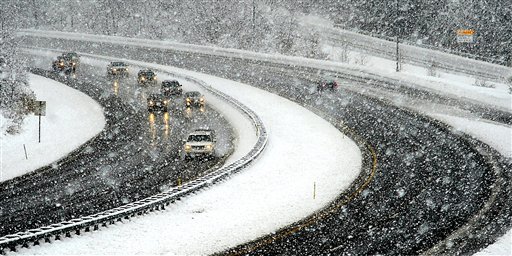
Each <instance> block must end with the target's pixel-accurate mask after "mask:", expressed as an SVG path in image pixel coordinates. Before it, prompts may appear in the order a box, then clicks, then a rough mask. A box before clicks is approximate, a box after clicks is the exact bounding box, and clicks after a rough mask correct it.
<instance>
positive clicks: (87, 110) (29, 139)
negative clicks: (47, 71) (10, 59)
mask: <svg viewBox="0 0 512 256" xmlns="http://www.w3.org/2000/svg"><path fill="white" fill-rule="evenodd" d="M29 83H30V88H32V90H33V91H34V93H35V94H36V98H37V100H43V101H46V116H43V117H42V118H41V143H39V142H38V141H39V138H38V127H39V125H38V117H37V116H29V117H27V118H26V120H25V121H24V123H23V126H22V130H21V133H20V134H16V135H8V134H6V133H5V132H4V131H3V128H2V133H1V134H0V136H1V144H2V147H1V169H0V181H5V180H9V179H12V178H14V177H17V176H21V175H23V174H26V173H28V172H31V171H34V170H35V169H37V168H39V167H42V166H45V165H48V164H51V163H53V162H55V161H57V160H59V159H61V158H62V157H64V156H66V155H67V154H69V153H70V152H71V151H73V150H74V149H76V148H78V147H79V146H80V145H82V144H83V143H85V142H86V141H87V140H89V139H91V138H92V137H94V136H96V135H97V134H98V133H99V132H100V131H101V130H102V129H103V127H105V117H104V116H103V109H102V107H101V106H100V105H99V104H98V103H97V102H96V101H94V100H93V99H91V98H90V97H88V96H87V95H85V94H84V93H82V92H80V91H78V90H75V89H72V88H70V87H68V86H66V85H64V84H62V83H59V82H56V81H54V80H52V79H48V78H44V77H41V76H37V75H29ZM0 118H2V126H3V124H4V123H6V121H7V120H4V119H3V117H0ZM24 145H25V148H26V150H27V155H26V157H25V150H24V148H23V146H24Z"/></svg>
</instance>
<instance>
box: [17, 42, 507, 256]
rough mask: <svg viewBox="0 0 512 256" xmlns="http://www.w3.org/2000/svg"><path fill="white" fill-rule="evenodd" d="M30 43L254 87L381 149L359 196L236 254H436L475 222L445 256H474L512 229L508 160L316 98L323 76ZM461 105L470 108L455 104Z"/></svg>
mask: <svg viewBox="0 0 512 256" xmlns="http://www.w3.org/2000/svg"><path fill="white" fill-rule="evenodd" d="M23 42H24V43H25V44H27V45H32V46H35V47H43V48H57V49H73V50H76V51H81V52H89V53H93V54H103V55H111V56H116V57H122V58H129V59H137V60H143V61H148V62H156V63H160V64H166V65H173V66H177V67H182V68H187V69H191V70H195V71H200V72H205V73H209V74H213V75H216V76H221V77H225V78H228V79H232V80H237V81H241V82H244V83H248V84H251V85H253V86H256V87H260V88H263V89H266V90H269V91H271V92H274V93H277V94H279V95H281V96H283V97H287V98H289V99H292V100H294V101H297V102H299V103H301V104H303V105H305V106H307V107H309V108H310V109H312V110H313V111H315V112H317V113H319V114H321V115H322V116H324V117H325V118H328V120H330V121H331V122H332V123H333V124H335V125H336V126H338V124H340V123H341V122H343V124H344V125H346V126H348V127H350V128H352V129H353V130H355V131H357V133H358V134H359V135H360V136H361V137H362V138H363V139H364V140H366V141H367V142H368V143H370V144H371V145H373V147H374V148H375V149H376V151H377V174H376V176H375V177H374V179H373V181H372V182H371V183H370V184H369V186H368V187H367V188H366V189H365V190H364V191H363V192H362V193H361V194H360V195H359V196H358V197H356V198H354V199H353V200H351V201H350V202H349V203H348V204H346V205H344V206H343V207H342V208H340V209H336V210H337V211H336V212H335V213H333V214H331V215H329V216H328V217H327V218H323V219H318V220H317V221H316V222H315V223H314V224H312V225H310V226H308V227H307V228H305V229H300V230H298V231H297V230H295V231H294V232H290V234H289V235H287V236H283V237H279V239H274V238H277V237H278V235H279V234H284V233H287V232H288V231H289V230H291V229H293V227H290V228H289V229H288V228H285V229H283V230H282V231H280V232H277V235H271V236H269V237H264V238H262V239H260V240H258V241H255V242H253V243H249V244H247V245H242V246H240V247H238V248H234V249H233V250H231V251H229V253H234V254H239V253H252V254H270V255H273V254H293V255H297V254H304V253H305V252H306V253H307V254H311V255H314V254H319V255H320V254H321V255H324V254H333V255H338V254H418V253H422V252H425V251H427V250H429V249H431V250H432V248H434V247H435V246H436V245H438V244H440V243H441V244H442V242H443V240H445V239H446V238H447V237H448V236H449V235H450V234H453V233H454V232H455V231H457V230H458V229H460V228H461V227H463V226H464V225H465V224H467V223H472V225H471V227H469V229H471V228H473V229H477V230H473V231H472V232H469V233H467V234H464V233H462V235H461V236H460V237H458V238H457V239H454V240H453V246H451V247H450V246H448V247H446V248H444V249H440V251H437V252H444V253H450V254H453V253H457V254H460V253H464V254H467V253H472V252H475V251H476V250H478V249H479V248H482V247H483V246H485V245H486V244H487V243H489V242H491V241H492V240H493V239H495V238H496V237H498V236H499V235H501V234H502V233H504V231H505V230H507V229H509V228H510V227H511V226H512V223H511V219H512V218H511V215H512V213H511V211H512V210H511V209H509V207H505V206H507V205H512V195H511V191H510V187H511V180H512V177H511V173H510V170H511V169H512V164H511V162H510V160H509V159H504V158H502V157H501V156H500V155H499V154H498V153H496V152H495V151H494V150H492V149H490V148H488V147H487V146H485V145H483V144H482V143H480V142H478V141H475V140H473V139H471V138H469V137H468V136H465V135H462V134H455V133H453V132H452V131H451V129H450V128H449V127H447V126H445V125H443V124H441V123H439V122H436V121H434V120H432V119H429V118H427V117H425V116H422V115H420V114H418V113H414V112H411V111H409V110H406V109H402V108H398V107H395V106H393V105H390V104H388V103H386V101H383V100H378V99H375V98H372V97H368V96H365V95H363V94H361V93H358V92H356V91H354V90H348V89H341V90H340V91H339V92H338V93H337V94H336V95H329V94H323V95H316V94H311V88H312V86H313V84H314V81H316V80H317V79H318V74H320V75H321V73H322V70H318V69H313V68H303V67H297V66H290V65H283V64H273V63H271V62H264V61H255V60H247V59H241V58H233V57H219V56H210V55H206V54H201V53H190V52H181V51H175V50H165V49H155V48H148V47H143V46H126V45H125V46H122V47H119V45H115V44H111V43H99V42H95V43H91V42H81V43H80V44H77V43H76V42H75V41H72V40H57V39H48V38H45V39H44V40H32V39H30V38H27V37H26V38H23ZM212 63H214V64H212ZM219 63H220V64H219ZM335 75H338V76H340V77H343V76H344V74H335ZM352 82H353V83H354V84H356V85H357V84H359V85H360V86H370V88H371V87H372V86H374V84H372V83H370V84H366V83H365V84H363V83H359V82H358V81H356V80H352ZM385 90H390V91H394V92H396V93H398V94H402V95H412V96H415V94H418V93H419V94H421V95H422V97H424V98H425V99H426V100H432V99H433V98H435V97H437V96H438V95H435V94H432V93H423V91H422V90H419V89H414V90H413V89H409V88H404V87H398V86H393V85H389V88H385ZM459 103H461V104H462V103H463V102H459V101H452V102H451V103H450V104H453V105H454V106H456V105H457V104H459ZM471 111H473V113H474V114H476V115H481V116H483V117H487V118H488V119H491V120H495V121H498V122H502V123H506V124H510V123H511V121H510V120H512V118H511V114H510V113H507V112H503V111H497V110H493V109H492V108H487V107H483V106H479V105H476V104H475V105H473V107H471ZM333 150H335V149H333ZM340 200H343V198H340ZM484 210H485V211H484ZM476 217H478V218H476ZM478 231H486V233H483V232H482V234H484V235H483V236H480V235H478V234H479V233H475V232H478ZM436 248H437V247H436ZM443 250H444V251H443ZM430 252H432V251H430ZM433 252H436V251H435V250H434V251H433Z"/></svg>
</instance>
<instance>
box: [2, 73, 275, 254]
mask: <svg viewBox="0 0 512 256" xmlns="http://www.w3.org/2000/svg"><path fill="white" fill-rule="evenodd" d="M167 73H169V72H167ZM181 76H182V77H184V78H185V79H187V80H190V81H193V82H195V83H197V84H198V85H200V86H202V87H203V88H204V89H206V90H208V91H209V92H210V93H212V94H214V95H216V96H217V97H220V98H222V99H224V100H225V101H227V102H228V103H230V104H231V105H233V106H234V107H235V108H237V109H238V110H240V111H241V112H242V113H243V114H244V115H246V116H247V117H248V118H249V119H250V120H251V121H252V122H253V124H254V127H255V132H256V135H257V137H258V139H257V141H256V144H255V145H254V147H253V148H252V150H251V151H249V152H248V153H247V154H246V155H245V156H243V157H242V158H240V159H238V160H236V161H235V162H233V163H231V164H229V165H227V166H223V167H220V168H218V169H217V170H215V171H212V172H209V173H208V174H206V175H204V176H202V177H199V178H197V179H195V180H192V181H190V182H188V183H185V184H183V186H178V187H173V188H171V189H170V190H168V191H165V192H162V193H159V194H156V195H154V196H151V197H148V198H145V199H142V200H139V201H136V202H133V203H129V204H126V205H123V206H120V207H116V208H113V209H110V210H107V211H103V212H100V213H96V214H93V215H89V216H84V217H81V218H76V219H71V220H67V221H63V222H60V223H55V224H51V225H48V226H44V227H40V228H35V229H30V230H27V231H23V232H18V233H15V234H9V235H6V236H3V237H0V254H5V250H7V249H9V250H11V251H16V247H17V246H23V247H28V246H29V244H30V243H33V245H38V244H39V243H40V241H41V240H44V242H50V241H51V240H50V239H51V238H52V237H54V238H55V239H56V240H59V239H61V237H62V236H63V235H64V236H66V237H71V234H72V233H73V232H74V233H75V234H76V235H80V234H81V232H82V230H83V231H85V232H88V231H90V230H91V228H92V229H93V230H98V229H99V226H100V225H101V226H108V225H110V224H113V223H115V222H118V221H122V219H129V218H131V217H134V216H136V215H142V214H145V213H147V212H151V211H155V210H163V209H165V206H168V205H169V204H171V203H173V202H175V201H177V200H180V199H181V198H182V197H184V196H186V195H189V194H191V193H194V192H197V191H199V190H200V189H202V188H205V187H207V186H210V185H212V184H214V183H217V182H219V181H221V180H223V179H225V178H227V177H229V176H230V175H231V174H233V173H236V172H238V171H240V170H242V169H243V168H245V167H246V166H248V165H249V164H251V163H252V162H253V161H254V160H255V159H256V158H257V157H258V156H259V155H260V153H261V152H262V151H263V150H264V149H265V146H266V145H267V141H268V135H267V131H266V128H265V126H264V124H263V122H262V121H261V119H260V118H259V117H258V115H256V113H254V111H252V110H251V109H249V108H248V107H246V106H245V105H243V104H242V103H240V102H239V101H237V100H236V99H234V98H232V97H230V96H228V95H226V94H224V93H222V92H220V91H218V90H216V89H214V88H212V87H211V86H209V85H208V84H207V83H205V82H204V81H201V80H199V79H196V78H193V77H190V76H185V75H181Z"/></svg>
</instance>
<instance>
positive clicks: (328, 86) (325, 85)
mask: <svg viewBox="0 0 512 256" xmlns="http://www.w3.org/2000/svg"><path fill="white" fill-rule="evenodd" d="M337 89H338V83H337V82H336V81H334V80H324V81H320V82H319V83H318V85H317V87H316V90H317V91H318V92H323V91H325V90H330V91H336V90H337Z"/></svg>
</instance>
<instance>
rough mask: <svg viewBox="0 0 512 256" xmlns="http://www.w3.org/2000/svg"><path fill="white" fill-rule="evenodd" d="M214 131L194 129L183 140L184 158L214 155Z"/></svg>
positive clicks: (215, 140)
mask: <svg viewBox="0 0 512 256" xmlns="http://www.w3.org/2000/svg"><path fill="white" fill-rule="evenodd" d="M216 142H217V139H216V138H215V132H214V131H213V130H210V129H196V130H194V131H193V132H191V133H189V134H188V136H187V138H186V139H185V140H184V145H183V151H184V156H185V159H190V158H193V157H200V156H203V157H212V156H214V155H215V143H216Z"/></svg>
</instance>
